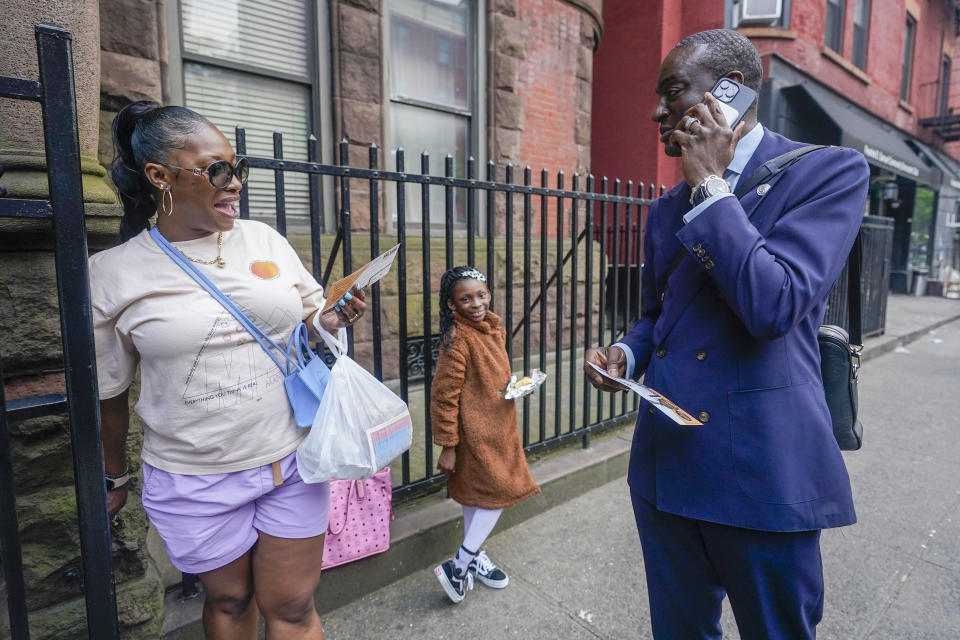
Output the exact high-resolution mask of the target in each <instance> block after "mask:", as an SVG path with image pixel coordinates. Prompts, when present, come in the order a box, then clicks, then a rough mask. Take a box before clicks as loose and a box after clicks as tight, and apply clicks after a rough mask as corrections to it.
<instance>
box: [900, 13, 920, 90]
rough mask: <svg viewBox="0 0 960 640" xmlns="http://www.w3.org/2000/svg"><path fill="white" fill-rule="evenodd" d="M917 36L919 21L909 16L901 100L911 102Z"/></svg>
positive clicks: (901, 80) (905, 39) (904, 36)
mask: <svg viewBox="0 0 960 640" xmlns="http://www.w3.org/2000/svg"><path fill="white" fill-rule="evenodd" d="M916 35H917V21H916V20H914V19H913V16H911V15H910V14H909V13H908V14H907V26H906V30H905V31H904V35H903V70H902V72H901V76H900V99H901V100H903V101H904V102H910V81H911V80H912V78H913V45H914V40H915V39H916Z"/></svg>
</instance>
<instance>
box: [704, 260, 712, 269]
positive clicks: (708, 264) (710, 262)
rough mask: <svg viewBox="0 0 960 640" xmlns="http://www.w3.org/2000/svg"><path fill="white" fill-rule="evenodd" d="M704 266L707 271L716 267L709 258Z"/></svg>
mask: <svg viewBox="0 0 960 640" xmlns="http://www.w3.org/2000/svg"><path fill="white" fill-rule="evenodd" d="M703 266H704V268H705V269H706V270H707V271H710V269H713V267H714V264H713V260H710V259H709V258H707V261H706V262H704V263H703Z"/></svg>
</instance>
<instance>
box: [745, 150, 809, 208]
mask: <svg viewBox="0 0 960 640" xmlns="http://www.w3.org/2000/svg"><path fill="white" fill-rule="evenodd" d="M826 146H827V145H823V144H810V145H807V146H805V147H798V148H796V149H794V150H792V151H787V152H786V153H781V154H780V155H779V156H777V157H776V158H773V159H772V160H767V161H766V162H764V163H763V164H762V165H760V166H759V167H757V168H756V169H755V170H754V172H753V173H752V174H751V175H750V178H749V179H747V180H745V181H740V182H738V183H737V188H736V189H734V190H733V195H735V196H736V197H737V199H738V200H739V199H740V198H742V197H743V196H745V195H747V194H748V193H749V192H750V190H751V189H753V188H754V187H755V186H757V185H758V184H760V183H761V182H766V181H767V180H769V179H770V178H772V177H773V176H775V175H777V174H778V173H780V172H781V171H783V170H784V169H786V168H787V167H789V166H790V165H792V164H793V163H794V162H796V161H797V160H799V159H800V158H802V157H803V156H805V155H807V154H808V153H811V152H813V151H817V150H818V149H825V148H826Z"/></svg>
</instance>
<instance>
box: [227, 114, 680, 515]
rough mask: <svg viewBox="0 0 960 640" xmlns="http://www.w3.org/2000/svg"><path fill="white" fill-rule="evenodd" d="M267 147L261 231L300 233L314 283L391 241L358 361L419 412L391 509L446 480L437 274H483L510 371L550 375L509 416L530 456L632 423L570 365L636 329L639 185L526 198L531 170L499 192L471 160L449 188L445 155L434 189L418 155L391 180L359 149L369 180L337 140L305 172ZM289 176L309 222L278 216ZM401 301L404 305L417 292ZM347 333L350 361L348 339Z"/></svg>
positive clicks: (584, 186)
mask: <svg viewBox="0 0 960 640" xmlns="http://www.w3.org/2000/svg"><path fill="white" fill-rule="evenodd" d="M235 139H236V146H237V149H236V151H237V153H238V154H239V155H246V153H245V152H246V131H245V130H244V129H243V128H242V127H238V128H237V129H236V131H235ZM273 147H274V157H273V158H265V157H253V156H247V157H248V158H249V160H250V166H251V167H252V168H253V169H264V170H269V171H271V172H272V174H273V180H274V202H273V203H272V205H273V206H272V207H271V208H272V209H273V210H274V211H275V216H270V219H268V220H266V221H268V222H270V223H271V224H272V225H274V226H275V227H276V228H277V230H278V231H280V233H282V234H284V235H287V236H288V237H290V235H291V234H290V233H288V231H289V230H290V229H292V228H293V227H294V226H297V225H299V226H301V227H303V226H304V225H305V224H306V223H307V222H309V230H310V231H309V236H310V237H309V246H310V256H309V260H310V261H311V262H312V270H313V274H314V276H315V277H316V278H317V279H318V280H319V281H320V282H330V281H331V274H332V272H333V268H334V261H335V260H336V259H337V258H338V257H339V258H340V259H341V260H342V262H343V265H342V269H343V273H350V272H351V270H352V269H353V268H354V267H356V266H359V265H360V264H362V263H363V262H366V261H367V260H369V259H370V258H371V257H373V256H375V255H377V254H378V253H379V252H380V251H381V245H382V244H385V242H384V241H385V240H388V241H389V243H390V244H391V245H392V244H393V243H394V242H400V243H401V248H400V250H399V252H398V256H397V258H396V260H397V262H396V267H395V268H396V270H397V284H396V286H397V291H396V297H397V300H398V305H397V315H396V317H391V318H387V317H386V316H385V314H384V306H383V304H382V301H381V290H380V286H379V285H374V287H373V290H372V292H371V300H372V303H371V307H372V309H371V311H372V313H371V314H370V315H371V316H372V324H373V339H372V342H371V344H370V353H369V356H368V357H367V358H365V359H362V360H361V362H363V363H364V364H367V365H369V366H371V368H372V370H373V372H374V374H375V375H376V376H377V377H378V378H380V379H384V373H385V365H390V371H391V373H390V375H389V376H387V377H389V378H391V379H392V380H393V381H394V382H395V383H396V385H397V389H398V392H399V395H400V396H401V397H402V398H403V399H404V400H405V401H407V402H408V404H410V405H411V408H412V409H413V408H414V407H417V406H418V405H419V406H420V409H422V416H423V419H422V421H421V423H420V424H419V425H418V429H419V428H421V427H422V430H421V431H420V432H419V435H415V441H414V447H412V448H411V452H413V454H412V455H411V452H408V453H406V454H404V456H403V457H402V459H401V461H400V462H399V464H398V468H396V469H395V475H394V478H395V485H396V486H395V488H394V496H395V497H398V498H402V497H403V496H406V495H409V494H411V493H413V492H417V491H419V490H422V489H426V488H428V487H431V486H433V485H436V484H438V483H440V482H442V481H443V479H444V476H443V475H442V474H440V473H438V472H437V471H436V469H435V468H434V451H433V444H432V435H431V422H430V411H429V398H430V388H431V382H432V378H433V370H434V365H435V362H436V356H437V352H436V349H437V344H438V337H439V336H438V335H437V334H435V333H434V332H433V331H432V328H435V327H436V326H437V321H436V318H435V317H434V316H435V315H436V313H437V309H436V308H435V305H436V303H435V301H434V300H433V298H434V296H435V294H436V292H435V291H434V289H435V285H436V284H437V282H438V279H437V277H436V276H437V273H438V272H439V271H440V270H441V267H442V269H449V268H450V267H452V266H454V265H455V264H463V263H468V264H472V265H475V266H477V267H479V268H481V269H484V270H485V271H486V273H487V277H488V280H489V285H490V287H491V289H492V290H493V292H494V304H493V305H492V306H493V308H494V309H495V311H496V312H497V313H498V314H499V315H500V316H501V318H502V320H503V326H504V327H505V328H506V329H507V335H508V339H507V344H506V346H507V351H508V353H509V355H510V357H511V359H513V360H514V366H515V371H517V372H518V374H519V373H520V371H522V372H523V374H524V375H527V374H529V373H530V371H531V369H532V368H535V367H536V368H540V369H541V370H543V371H545V372H547V373H548V375H549V377H550V380H548V381H547V383H545V384H544V385H543V386H541V387H540V389H539V392H538V394H535V395H534V396H530V397H527V398H524V400H523V402H522V404H521V406H518V412H519V414H520V428H521V431H522V439H523V444H524V448H525V449H526V451H527V452H532V451H536V450H538V449H542V448H545V447H551V446H555V445H558V444H561V443H564V442H568V441H570V440H571V439H581V440H582V442H583V446H589V439H590V433H591V432H593V431H596V430H597V429H603V428H606V427H609V426H612V425H614V424H618V423H620V422H621V421H623V420H629V419H630V418H632V417H633V416H634V415H635V412H636V409H637V406H638V403H639V400H638V398H637V397H635V396H634V397H631V398H628V397H626V395H625V394H623V397H615V396H614V395H611V394H606V393H602V392H599V391H596V390H594V389H593V388H592V387H590V386H589V384H588V383H587V381H586V380H585V378H584V377H583V376H582V375H581V374H580V367H581V364H580V362H579V359H580V358H581V357H582V354H583V351H584V349H585V348H586V347H587V346H593V345H596V344H608V343H610V342H612V341H613V340H614V339H615V338H616V337H618V336H619V335H621V334H622V333H623V332H624V331H626V330H627V328H628V325H629V324H631V323H632V321H633V320H634V319H635V318H636V315H637V314H636V313H630V312H628V309H637V308H639V302H640V300H639V285H640V279H639V273H640V264H639V260H638V256H640V255H642V247H641V246H640V244H641V233H640V229H641V228H642V222H643V220H644V219H645V216H646V212H647V209H648V207H649V204H650V203H651V201H652V198H653V197H655V195H656V191H657V190H656V189H655V188H654V187H653V185H650V186H649V188H647V191H648V192H649V194H648V195H649V197H647V198H644V197H643V191H644V190H645V188H644V185H643V184H638V185H634V183H633V182H627V183H626V184H622V183H621V182H620V180H615V181H613V182H612V186H611V183H610V181H608V180H607V179H606V178H603V179H602V180H600V181H599V184H597V183H596V181H595V180H594V178H593V176H588V177H586V178H585V179H584V178H583V177H581V176H579V175H577V174H574V175H573V176H572V180H571V182H570V188H567V182H566V178H565V176H564V174H563V172H560V173H558V174H557V175H556V177H555V178H554V179H553V180H551V176H550V175H549V174H548V172H547V171H546V170H543V171H541V172H540V176H539V178H540V180H539V184H538V185H536V186H534V184H533V171H532V170H531V168H530V167H524V168H523V169H522V182H520V183H517V181H516V180H515V167H514V166H512V165H506V166H505V167H503V174H502V175H503V177H504V179H503V181H502V182H498V181H496V173H497V168H496V167H495V166H494V164H493V162H489V163H487V165H486V179H484V180H481V179H478V178H477V177H476V176H477V167H476V162H475V161H474V159H473V158H469V159H468V160H467V162H466V167H465V169H466V177H455V176H454V168H453V167H454V160H453V157H452V156H449V155H448V156H446V158H444V175H443V176H442V177H441V176H435V175H430V161H431V158H430V156H429V155H428V154H426V153H423V154H420V158H419V160H420V163H419V165H420V171H419V172H418V173H408V172H407V171H406V166H405V153H404V150H403V149H397V150H395V151H394V153H393V156H394V157H395V170H394V171H389V170H384V169H380V168H379V151H380V150H379V149H378V148H377V147H376V146H375V145H374V146H371V147H370V148H369V150H368V158H367V161H368V168H366V169H361V168H355V167H351V166H350V157H349V145H348V143H347V142H346V141H343V142H341V143H340V145H339V162H340V164H339V165H326V164H320V163H317V162H314V161H308V162H302V161H295V160H288V159H284V158H283V136H282V134H281V133H275V134H274V144H273ZM308 157H309V158H310V159H311V160H313V159H315V158H317V157H318V153H317V140H316V139H315V138H313V137H312V136H311V138H310V139H309V142H308ZM291 174H306V176H307V179H308V181H309V185H310V188H309V195H310V206H309V211H306V212H302V213H301V215H299V216H296V217H295V216H292V215H288V207H287V202H286V195H285V192H286V190H285V176H290V175H291ZM323 176H332V177H333V178H334V185H335V191H336V199H337V200H338V209H337V217H336V229H335V234H334V233H330V234H326V235H327V236H328V237H327V238H326V239H324V235H325V233H324V229H323V220H322V218H321V213H322V209H323V206H322V202H321V195H320V180H321V178H322V177H323ZM287 179H289V178H287ZM551 183H552V184H554V185H555V186H553V187H551V186H550V184H551ZM358 184H360V185H362V186H364V187H366V190H367V192H368V193H369V216H370V217H369V221H370V222H369V230H364V231H362V232H354V231H353V230H352V222H351V217H352V212H351V193H352V190H351V187H353V188H354V189H356V187H357V185H358ZM410 185H413V188H414V189H416V190H417V191H418V194H419V199H420V207H419V209H420V210H419V211H417V212H408V207H407V200H408V195H409V194H408V187H409V186H410ZM249 188H250V183H248V184H247V186H246V187H245V188H244V190H243V192H242V194H241V200H240V216H241V218H249V217H250V215H251V206H250V196H249ZM388 189H389V190H395V196H394V198H393V202H392V203H391V207H390V209H391V211H392V218H393V224H392V228H391V233H390V234H389V236H388V237H386V236H384V234H382V233H381V220H382V219H383V217H382V216H383V213H384V212H386V210H387V207H386V206H384V202H383V196H384V195H386V194H387V190H388ZM661 191H662V188H661ZM437 196H440V197H442V202H443V207H442V208H443V216H444V217H443V219H444V222H443V226H442V231H441V232H440V233H437V226H438V225H437V224H436V223H435V222H434V223H433V224H431V205H430V202H431V198H434V197H437ZM481 200H482V201H481ZM478 201H480V202H478ZM456 202H461V203H463V207H462V209H463V212H462V213H463V214H464V217H463V221H462V223H461V224H459V225H458V224H456V223H455V209H456V204H455V203H456ZM518 205H519V206H518ZM498 208H499V210H498ZM307 216H309V219H308V220H307V219H306V218H307ZM481 223H482V226H483V228H482V229H481ZM498 223H499V224H500V227H498ZM431 229H432V230H433V231H431ZM601 230H605V231H601ZM331 236H332V241H331ZM461 238H462V240H463V241H462V242H459V246H458V240H459V239H461ZM361 239H362V240H363V241H364V242H365V243H366V242H369V247H370V253H369V255H363V256H358V255H355V252H354V250H353V247H352V242H354V241H357V242H358V241H359V240H361ZM437 245H439V246H437ZM321 246H329V247H330V249H329V253H328V255H327V256H326V265H325V266H323V265H322V264H321V255H320V252H321ZM441 252H442V253H441ZM441 255H442V258H441V257H440V256H441ZM417 263H419V265H418V264H417ZM431 266H433V267H434V268H433V269H431ZM411 267H413V268H412V269H411ZM417 267H419V268H417ZM411 283H416V284H418V285H419V292H420V306H419V308H409V305H408V298H409V297H410V296H409V295H408V294H409V293H410V292H409V291H408V287H409V286H410V284H411ZM412 295H413V296H414V297H415V296H416V292H414V294H412ZM384 320H390V321H391V324H393V325H394V326H395V327H396V331H395V335H396V338H395V339H396V340H397V341H398V342H399V344H398V347H397V350H396V353H397V359H398V361H397V362H395V363H390V362H385V361H384V357H383V350H384V346H385V343H386V342H387V341H388V340H393V339H394V338H393V337H392V336H391V337H386V334H385V333H384ZM414 324H419V325H420V326H421V330H420V332H419V334H416V333H411V332H410V331H409V330H408V327H409V326H411V325H414ZM349 335H350V346H351V350H352V349H353V347H354V330H353V329H350V332H349ZM534 413H535V415H532V414H534ZM418 415H420V414H419V413H418ZM397 472H398V473H397ZM397 479H399V482H397Z"/></svg>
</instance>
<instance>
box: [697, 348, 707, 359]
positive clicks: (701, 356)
mask: <svg viewBox="0 0 960 640" xmlns="http://www.w3.org/2000/svg"><path fill="white" fill-rule="evenodd" d="M706 359H707V352H706V351H704V350H703V349H700V351H697V360H699V361H700V362H703V361H704V360H706Z"/></svg>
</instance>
